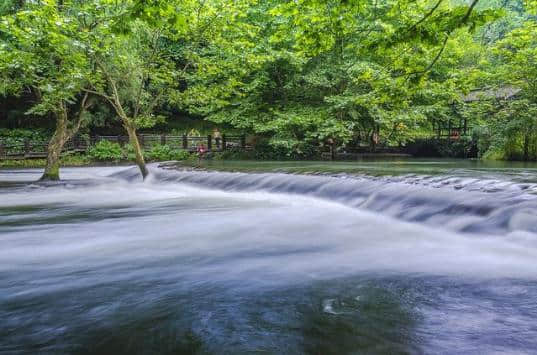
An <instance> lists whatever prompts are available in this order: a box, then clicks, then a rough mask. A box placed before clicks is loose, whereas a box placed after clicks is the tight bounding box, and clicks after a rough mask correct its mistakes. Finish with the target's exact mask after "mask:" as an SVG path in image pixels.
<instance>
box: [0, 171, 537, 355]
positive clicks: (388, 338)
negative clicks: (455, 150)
mask: <svg viewBox="0 0 537 355" xmlns="http://www.w3.org/2000/svg"><path fill="white" fill-rule="evenodd" d="M356 164H358V163H356ZM356 164H350V163H348V164H347V165H351V167H350V168H349V167H347V168H345V167H344V166H343V165H337V164H322V163H315V164H314V163H311V164H299V165H297V166H295V168H300V169H301V171H310V172H311V171H318V170H323V169H324V171H325V172H329V173H330V174H329V175H326V174H322V175H293V174H284V173H281V172H280V173H275V172H268V173H267V172H259V171H258V172H256V173H240V172H204V171H195V170H188V169H186V170H174V169H163V168H159V167H157V166H155V165H154V166H151V176H150V178H149V179H148V180H146V181H145V182H141V181H140V178H139V176H138V172H137V170H136V169H135V168H132V167H112V168H103V167H101V168H71V169H64V170H63V178H64V179H65V180H64V181H62V182H60V183H35V182H33V181H35V180H36V179H37V178H38V177H39V172H40V171H38V170H10V171H9V170H0V354H23V353H24V354H26V353H28V354H35V353H40V354H63V353H67V354H256V353H260V354H505V353H508V354H532V353H535V352H536V351H537V323H536V322H535V320H536V317H537V167H531V166H511V167H493V168H487V167H484V166H469V165H468V166H466V165H464V164H467V163H461V164H462V165H461V166H462V167H461V168H457V167H456V166H453V164H455V163H452V162H450V163H449V164H447V165H446V164H444V163H442V162H436V163H435V162H419V163H416V164H418V165H417V166H418V168H414V167H413V166H409V165H408V164H406V163H405V164H402V165H401V163H397V162H391V163H389V164H386V163H367V164H363V165H362V167H361V169H359V168H358V165H356ZM442 164H444V165H442ZM260 166H263V164H260ZM390 166H391V167H393V169H392V170H393V171H391V172H390V171H387V170H390ZM442 166H443V167H442ZM274 167H280V168H281V167H286V169H291V168H290V167H289V166H287V165H285V164H273V165H270V169H272V168H274ZM261 170H263V171H267V165H265V166H264V167H263V169H261ZM284 170H285V169H284ZM379 170H382V172H383V173H382V174H373V173H372V171H379ZM342 171H352V172H353V174H351V175H349V174H341V172H342ZM357 172H361V173H363V172H365V173H366V174H365V175H364V174H356V173H357ZM334 174H336V175H337V176H332V175H334ZM372 175H377V176H374V177H373V176H372Z"/></svg>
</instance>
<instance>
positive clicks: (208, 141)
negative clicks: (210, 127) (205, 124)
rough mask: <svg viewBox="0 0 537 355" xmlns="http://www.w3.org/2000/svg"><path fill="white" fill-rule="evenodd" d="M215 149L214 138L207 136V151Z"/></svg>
mask: <svg viewBox="0 0 537 355" xmlns="http://www.w3.org/2000/svg"><path fill="white" fill-rule="evenodd" d="M212 148H213V137H211V135H210V134H209V135H208V136H207V150H209V151H210V150H212Z"/></svg>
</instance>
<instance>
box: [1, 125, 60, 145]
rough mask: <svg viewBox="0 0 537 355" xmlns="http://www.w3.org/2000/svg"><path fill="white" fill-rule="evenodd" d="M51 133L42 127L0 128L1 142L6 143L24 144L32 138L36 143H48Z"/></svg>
mask: <svg viewBox="0 0 537 355" xmlns="http://www.w3.org/2000/svg"><path fill="white" fill-rule="evenodd" d="M49 139H50V133H49V132H47V131H45V130H42V129H6V128H0V142H2V143H3V144H5V145H16V144H24V141H25V140H30V141H31V142H32V143H35V144H46V143H47V142H48V140H49Z"/></svg>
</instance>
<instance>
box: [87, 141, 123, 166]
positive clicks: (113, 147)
mask: <svg viewBox="0 0 537 355" xmlns="http://www.w3.org/2000/svg"><path fill="white" fill-rule="evenodd" d="M88 155H89V157H90V158H91V159H94V160H100V161H118V160H121V159H122V158H123V151H122V150H121V146H120V145H119V144H118V143H114V142H110V141H105V140H103V141H100V142H98V143H97V144H95V146H93V147H91V148H90V150H89V151H88Z"/></svg>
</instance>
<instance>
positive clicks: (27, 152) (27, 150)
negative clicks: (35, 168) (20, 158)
mask: <svg viewBox="0 0 537 355" xmlns="http://www.w3.org/2000/svg"><path fill="white" fill-rule="evenodd" d="M28 155H30V140H29V139H28V138H26V139H25V140H24V156H28Z"/></svg>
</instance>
